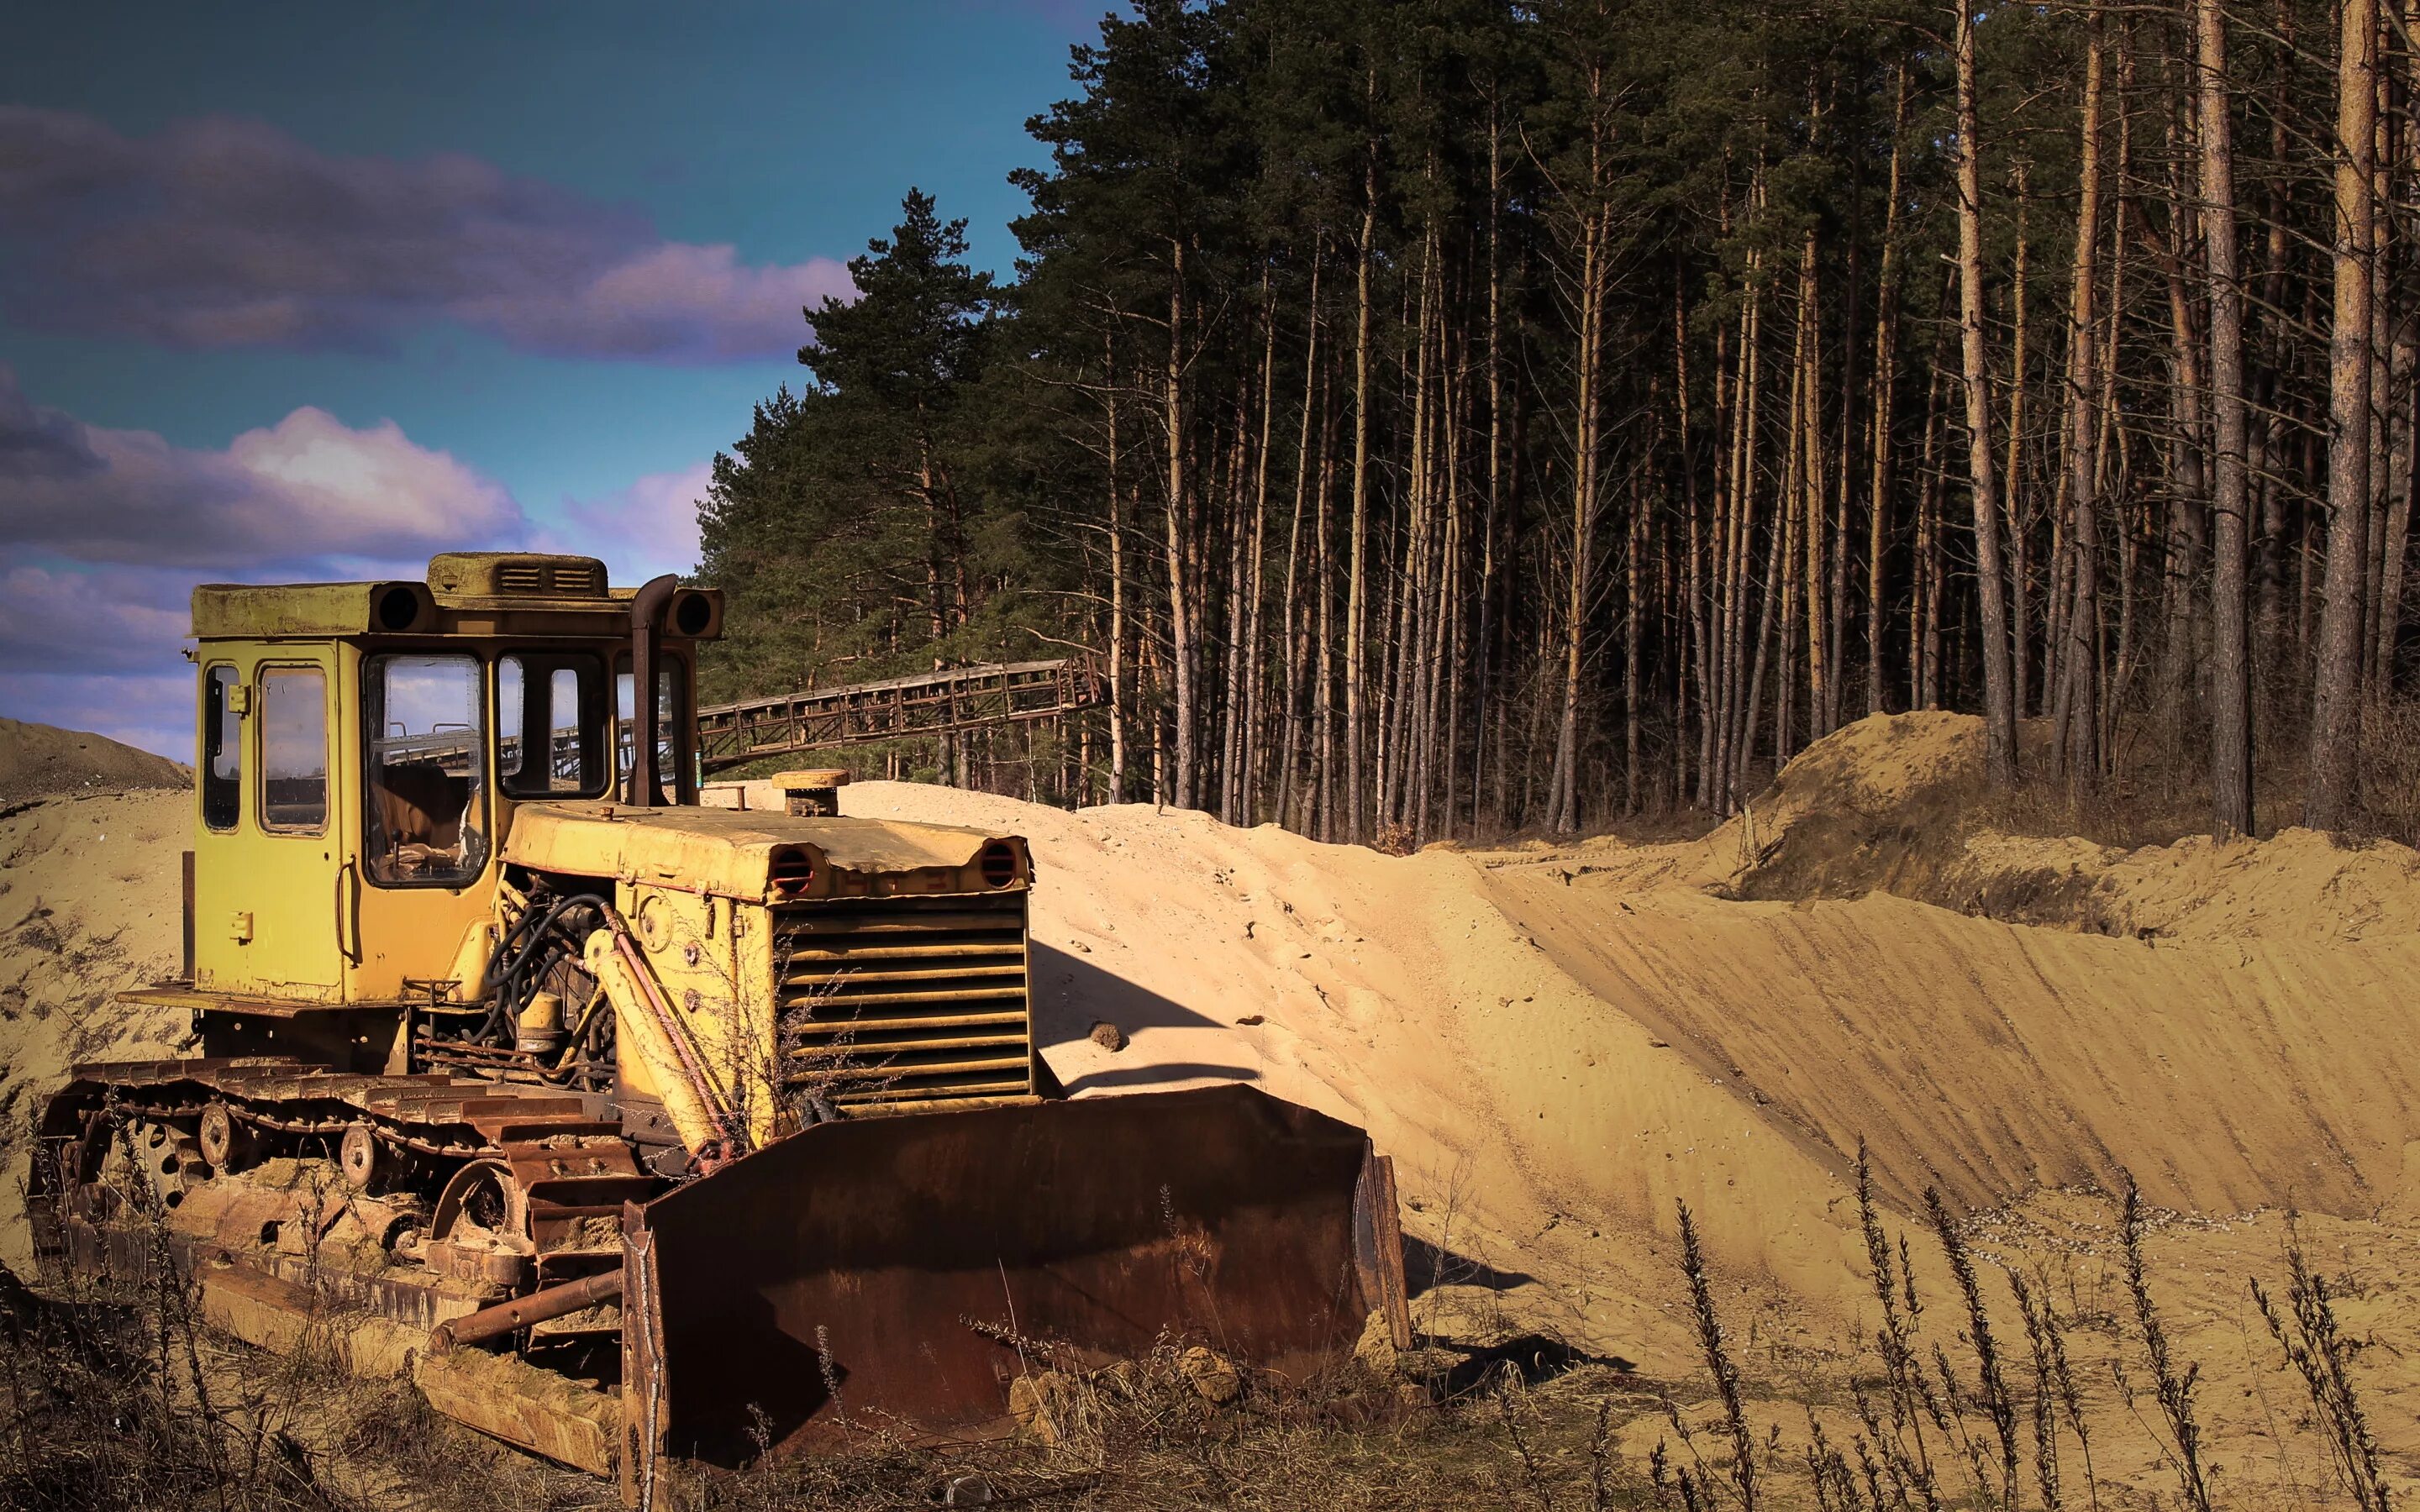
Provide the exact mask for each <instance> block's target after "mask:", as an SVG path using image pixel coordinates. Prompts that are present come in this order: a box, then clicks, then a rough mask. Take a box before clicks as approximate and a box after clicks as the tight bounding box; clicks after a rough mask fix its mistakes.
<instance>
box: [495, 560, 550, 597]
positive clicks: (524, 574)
mask: <svg viewBox="0 0 2420 1512" xmlns="http://www.w3.org/2000/svg"><path fill="white" fill-rule="evenodd" d="M496 591H497V592H498V593H500V594H537V593H544V592H545V591H546V568H545V567H543V566H541V565H539V564H538V563H535V562H507V563H501V564H500V565H498V567H497V568H496Z"/></svg>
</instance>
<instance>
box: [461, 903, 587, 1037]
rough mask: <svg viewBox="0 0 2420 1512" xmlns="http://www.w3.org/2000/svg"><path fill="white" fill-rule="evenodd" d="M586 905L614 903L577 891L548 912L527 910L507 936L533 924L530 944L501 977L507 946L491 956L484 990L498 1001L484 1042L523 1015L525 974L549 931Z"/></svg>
mask: <svg viewBox="0 0 2420 1512" xmlns="http://www.w3.org/2000/svg"><path fill="white" fill-rule="evenodd" d="M582 905H585V906H588V907H591V908H595V909H597V911H598V912H599V913H600V914H601V913H602V912H603V911H604V910H605V909H607V908H608V907H610V906H611V904H609V903H607V902H606V901H605V900H604V899H603V898H600V897H598V896H597V894H595V893H593V892H575V893H573V894H571V895H570V896H569V897H566V898H559V899H557V900H555V902H554V903H553V904H552V905H551V907H549V908H548V909H547V910H546V912H545V913H544V914H542V915H539V914H536V912H535V910H531V911H530V912H529V913H524V914H523V915H522V916H521V918H520V921H519V922H518V923H516V924H515V925H514V926H513V929H512V931H511V933H510V934H509V935H508V936H507V938H508V939H511V938H518V937H520V935H521V933H522V932H523V926H529V927H528V943H526V944H525V945H522V946H520V948H519V949H518V952H517V953H515V954H514V955H513V956H512V959H511V961H510V962H509V964H506V966H505V967H504V976H503V978H502V979H501V980H499V979H498V977H497V975H496V963H497V962H498V961H502V960H504V958H505V952H506V947H504V946H499V947H498V948H497V950H496V953H495V955H493V956H491V957H489V962H488V973H487V977H486V980H484V981H483V982H482V983H481V990H482V991H483V992H487V991H492V992H493V993H494V994H495V1002H494V1005H493V1006H492V1007H490V1008H489V1010H488V1017H487V1020H486V1022H485V1023H483V1024H481V1025H480V1026H479V1038H480V1039H481V1040H482V1041H491V1042H492V1041H497V1040H499V1039H500V1038H501V1037H502V1035H503V1034H504V1027H505V1025H506V1024H507V1023H508V1022H510V1021H511V1020H513V1019H518V1018H519V1017H520V1010H521V1008H522V1006H523V1005H522V1002H521V987H522V982H521V980H520V979H521V973H522V972H523V971H524V970H526V969H527V968H528V967H529V965H530V964H531V963H532V962H533V961H535V959H536V957H537V955H538V953H539V951H540V949H543V948H544V947H545V946H546V944H547V943H548V942H547V932H548V931H550V930H551V929H553V928H554V924H555V920H556V919H558V918H562V917H563V915H564V914H565V913H566V912H568V911H569V910H571V909H572V908H575V907H579V906H582ZM533 916H535V918H536V923H535V924H534V925H532V924H531V923H530V920H531V918H532V917H533Z"/></svg>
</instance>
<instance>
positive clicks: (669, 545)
mask: <svg viewBox="0 0 2420 1512" xmlns="http://www.w3.org/2000/svg"><path fill="white" fill-rule="evenodd" d="M713 482H714V464H713V463H712V462H711V461H706V462H700V463H698V464H697V465H696V466H694V467H688V468H683V469H681V470H679V471H675V472H650V473H647V474H646V475H644V477H641V478H639V479H637V480H636V481H634V482H632V483H631V484H630V485H629V486H628V487H625V488H617V489H615V490H613V492H612V493H608V494H603V495H600V496H599V497H597V498H595V499H566V500H565V501H563V517H564V519H565V520H566V522H567V523H568V525H569V526H570V527H571V529H570V530H569V531H568V532H563V533H562V534H561V535H560V536H558V535H557V534H556V533H555V532H546V533H545V534H544V535H542V536H541V539H540V543H539V544H540V546H541V548H543V549H545V550H550V551H577V552H584V553H586V554H587V555H590V556H596V555H599V554H605V555H609V556H610V557H611V558H612V560H613V568H614V570H615V572H616V573H617V574H620V575H624V576H627V578H628V580H629V581H632V582H638V581H642V580H644V579H647V578H651V577H654V576H655V575H656V574H657V573H659V572H679V573H687V572H694V571H696V570H697V559H698V532H697V503H698V501H699V500H701V499H704V498H705V497H706V489H707V488H708V487H709V486H711V485H712V484H713ZM607 543H610V546H611V549H610V551H608V550H605V549H604V548H605V547H606V545H607ZM616 580H617V581H618V580H620V579H619V578H617V579H616Z"/></svg>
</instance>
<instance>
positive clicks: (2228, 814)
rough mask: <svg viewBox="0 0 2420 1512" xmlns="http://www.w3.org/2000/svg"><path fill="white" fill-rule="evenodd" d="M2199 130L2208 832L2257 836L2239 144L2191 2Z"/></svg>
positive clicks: (2221, 63) (2215, 54)
mask: <svg viewBox="0 0 2420 1512" xmlns="http://www.w3.org/2000/svg"><path fill="white" fill-rule="evenodd" d="M2194 44H2195V54H2196V68H2195V78H2196V81H2197V83H2198V85H2199V87H2198V88H2197V90H2196V91H2195V92H2196V94H2197V96H2198V103H2199V107H2200V124H2201V131H2200V135H2201V202H2202V241H2203V246H2204V248H2205V255H2206V256H2207V258H2208V260H2209V267H2210V387H2211V407H2212V409H2213V416H2212V418H2213V419H2214V421H2215V422H2216V429H2217V440H2218V458H2217V461H2218V466H2217V476H2216V479H2215V487H2214V489H2213V491H2212V493H2211V526H2212V529H2211V553H2212V561H2211V587H2210V592H2211V656H2210V683H2211V692H2210V699H2211V707H2210V722H2211V761H2210V779H2211V833H2212V834H2213V835H2215V836H2216V837H2217V838H2218V839H2220V840H2225V839H2226V838H2227V837H2229V836H2230V835H2249V834H2251V833H2252V625H2251V615H2250V609H2251V605H2250V602H2249V600H2248V597H2247V595H2246V589H2247V588H2248V587H2249V583H2248V581H2247V579H2246V571H2245V569H2246V567H2247V564H2248V563H2247V558H2246V550H2247V548H2248V547H2249V544H2250V538H2251V537H2250V521H2249V518H2248V515H2247V511H2248V510H2249V508H2250V504H2251V492H2250V489H2249V487H2248V486H2247V479H2246V476H2245V472H2244V460H2245V459H2244V440H2245V429H2246V417H2245V411H2244V403H2243V285H2242V283H2241V281H2240V280H2241V277H2242V270H2241V267H2240V265H2239V262H2238V258H2237V255H2236V226H2235V138H2234V132H2233V123H2232V122H2231V120H2230V119H2229V100H2228V94H2229V87H2228V83H2227V70H2226V16H2225V14H2224V12H2223V11H2222V10H2221V8H2220V0H2194Z"/></svg>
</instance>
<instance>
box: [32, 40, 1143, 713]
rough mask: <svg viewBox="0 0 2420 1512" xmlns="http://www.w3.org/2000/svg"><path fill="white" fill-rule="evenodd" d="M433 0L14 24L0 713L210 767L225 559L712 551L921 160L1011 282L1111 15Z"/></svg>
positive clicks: (932, 184)
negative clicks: (184, 613)
mask: <svg viewBox="0 0 2420 1512" xmlns="http://www.w3.org/2000/svg"><path fill="white" fill-rule="evenodd" d="M409 11H410V13H409V14H408V15H407V14H405V8H367V7H347V8H337V7H326V6H302V5H291V6H286V5H259V4H256V5H249V6H244V7H240V8H236V9H233V10H229V9H224V8H199V7H178V6H167V5H159V4H154V5H88V6H84V7H77V8H68V7H48V8H38V9H37V10H35V11H34V12H31V13H30V14H29V15H27V16H26V17H23V18H21V19H20V20H19V21H17V22H16V23H12V37H11V45H10V47H9V48H8V49H7V50H5V51H0V713H6V714H8V715H10V716H13V717H21V718H32V719H40V720H43V721H45V722H50V723H61V724H67V725H70V726H72V727H75V728H82V729H92V730H99V731H101V733H105V734H110V735H114V736H116V737H117V738H120V739H127V740H131V741H133V742H135V743H137V744H141V745H145V746H147V747H150V748H154V749H161V750H164V751H167V752H169V753H170V754H174V755H178V756H180V757H183V756H187V755H188V752H187V747H188V745H189V744H190V736H189V734H188V733H187V731H188V729H189V715H188V713H187V705H188V704H189V702H190V698H191V689H190V686H189V683H188V679H187V675H186V673H185V671H184V668H183V665H182V663H181V661H179V660H178V646H179V643H180V641H179V637H180V636H181V626H180V625H177V624H176V623H175V622H176V621H177V620H178V618H180V616H181V608H182V603H183V595H184V593H185V592H186V591H187V590H188V589H189V588H190V586H191V584H192V583H194V582H195V581H202V580H227V579H271V580H292V579H302V578H309V577H317V576H325V575H345V576H349V575H353V574H357V573H365V572H368V571H371V570H377V571H388V570H395V569H396V568H397V567H398V566H406V565H409V564H410V563H412V562H414V561H416V560H418V559H420V558H425V557H426V555H427V552H428V551H430V550H435V549H440V548H444V547H447V546H453V545H480V544H498V545H515V544H525V545H533V546H552V547H556V548H563V547H578V546H581V545H582V543H595V542H598V541H607V542H608V543H609V544H606V545H604V546H602V547H597V546H594V545H591V546H589V547H587V548H589V549H595V550H596V551H597V554H599V555H602V556H604V557H606V558H607V560H608V562H609V563H611V564H612V566H613V571H614V577H615V579H616V580H617V581H626V580H631V579H635V578H637V577H639V576H642V575H644V573H647V572H650V571H654V570H660V569H664V568H672V569H675V570H677V569H680V568H684V567H687V566H689V565H690V564H691V561H690V552H691V551H692V550H693V532H692V530H691V528H690V519H691V517H692V512H691V508H690V505H691V502H692V501H693V498H694V495H695V493H696V491H697V490H698V488H699V486H701V484H702V480H703V475H704V470H705V468H706V464H707V463H708V461H709V460H710V459H711V457H712V456H713V455H714V453H715V451H716V450H717V449H718V448H720V447H722V446H726V445H728V444H729V443H730V442H731V440H734V439H735V438H736V437H737V435H738V434H739V432H740V431H741V430H742V429H743V428H744V427H745V425H746V424H747V419H748V411H749V407H750V405H751V404H752V403H753V402H754V401H755V400H756V399H758V398H760V397H762V396H763V395H765V394H767V393H771V392H772V390H773V389H774V388H775V387H776V386H777V385H779V384H781V383H783V382H784V381H789V382H793V383H795V382H796V381H797V380H798V377H799V368H798V366H797V364H796V363H795V360H794V359H793V357H792V356H791V352H792V349H793V348H795V347H797V345H798V344H799V341H801V340H802V339H804V338H805V336H806V334H807V332H806V328H805V325H804V323H803V322H802V321H801V320H800V319H799V317H798V315H797V310H798V307H799V304H800V303H802V302H810V301H814V300H819V299H820V298H822V297H823V296H824V295H826V294H834V293H845V289H846V280H845V271H844V270H843V269H842V268H841V266H840V265H841V264H843V263H845V260H846V259H847V258H848V257H850V256H852V255H856V254H857V253H859V252H861V251H862V250H863V247H864V244H865V241H866V239H868V238H869V237H874V236H879V235H882V234H884V233H885V232H886V231H887V230H888V229H889V227H890V226H891V224H892V222H893V221H894V220H895V218H896V211H897V209H898V204H899V199H900V197H901V195H902V194H903V193H905V192H906V190H907V187H908V186H909V185H910V184H916V185H920V186H922V187H923V188H924V189H926V190H927V191H929V192H931V193H935V194H937V195H938V196H939V200H940V204H941V208H942V210H943V212H944V213H945V214H948V215H953V216H965V217H968V218H969V220H970V223H971V224H970V235H971V237H972V239H973V244H974V249H975V254H976V257H977V260H978V261H980V262H983V263H985V264H986V265H988V266H991V267H994V268H996V269H999V270H1002V271H1006V270H1007V268H1008V265H1009V262H1010V259H1011V258H1012V256H1013V255H1014V251H1015V249H1014V244H1013V242H1012V240H1011V239H1010V238H1009V236H1008V233H1007V230H1006V223H1007V221H1008V219H1009V218H1010V217H1011V216H1013V215H1015V214H1016V212H1017V210H1018V209H1019V208H1021V201H1020V198H1019V196H1018V195H1017V194H1016V192H1015V191H1014V190H1012V189H1011V188H1010V187H1009V186H1008V184H1007V182H1006V176H1007V174H1008V172H1009V170H1010V169H1012V168H1014V167H1016V166H1018V165H1020V164H1026V163H1032V162H1037V161H1038V160H1039V159H1040V157H1041V152H1040V149H1038V148H1037V147H1035V146H1034V145H1033V144H1032V142H1031V141H1030V140H1029V139H1028V138H1027V137H1026V136H1025V134H1024V131H1023V125H1024V121H1025V119H1026V118H1027V117H1028V116H1031V115H1032V114H1033V113H1035V112H1037V111H1039V110H1042V109H1043V108H1045V107H1046V106H1047V104H1048V103H1049V102H1050V101H1052V100H1057V99H1060V98H1062V97H1063V96H1064V95H1065V94H1066V93H1067V92H1068V88H1069V85H1068V81H1067V76H1066V68H1067V49H1068V46H1069V44H1070V43H1072V42H1074V41H1077V40H1079V39H1082V38H1084V37H1086V36H1088V35H1089V34H1090V33H1091V31H1092V27H1093V23H1094V19H1095V18H1096V16H1097V9H1096V8H1095V7H1094V6H1093V5H1089V4H1076V3H1059V4H1049V3H1027V4H1015V3H1009V0H930V3H926V4H914V5H906V4H902V5H877V6H866V5H783V6H775V5H753V4H751V5H739V4H727V5H700V6H693V7H663V6H645V7H642V6H637V5H625V4H588V5H582V6H577V7H573V6H563V5H549V6H537V5H494V4H489V5H480V6H469V5H464V6H455V7H431V6H423V7H414V8H409ZM470 537H476V539H469V538H470ZM171 631H174V632H175V633H174V634H172V633H170V632H171Z"/></svg>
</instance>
